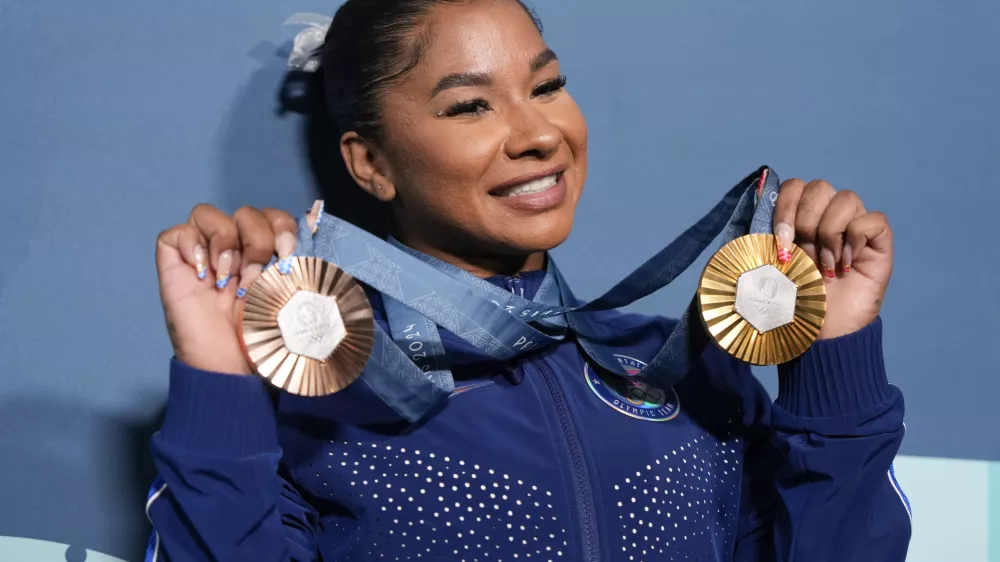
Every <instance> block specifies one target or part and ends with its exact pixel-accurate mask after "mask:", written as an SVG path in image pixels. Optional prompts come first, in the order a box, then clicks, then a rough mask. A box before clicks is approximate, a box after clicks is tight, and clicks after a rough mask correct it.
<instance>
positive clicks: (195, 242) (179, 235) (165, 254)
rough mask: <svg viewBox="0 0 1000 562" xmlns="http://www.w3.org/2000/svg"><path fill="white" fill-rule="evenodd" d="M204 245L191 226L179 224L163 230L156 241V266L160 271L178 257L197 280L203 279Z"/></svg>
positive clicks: (198, 233) (203, 240)
mask: <svg viewBox="0 0 1000 562" xmlns="http://www.w3.org/2000/svg"><path fill="white" fill-rule="evenodd" d="M206 243H207V241H206V240H205V238H204V237H203V236H202V235H201V231H200V230H198V228H197V227H196V226H194V225H192V224H179V225H177V226H175V227H173V228H170V229H167V230H164V231H163V232H161V233H160V235H159V236H158V237H157V239H156V266H157V268H159V269H161V270H162V269H163V268H164V267H165V266H167V265H168V264H167V260H169V259H170V258H172V257H175V256H179V257H180V259H181V260H183V261H184V262H185V263H187V264H188V265H190V266H191V267H193V268H194V271H195V274H196V275H197V276H198V279H205V278H206V277H207V275H208V258H207V254H206V252H205V245H206Z"/></svg>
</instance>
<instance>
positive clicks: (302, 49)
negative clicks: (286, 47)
mask: <svg viewBox="0 0 1000 562" xmlns="http://www.w3.org/2000/svg"><path fill="white" fill-rule="evenodd" d="M331 23H333V18H331V17H329V16H324V15H322V14H310V13H298V14H293V15H292V17H290V18H288V19H287V20H285V25H304V26H306V28H305V29H303V30H302V31H300V32H299V33H298V34H297V35H296V36H295V41H294V42H293V44H292V52H291V53H290V54H289V55H288V67H289V68H292V69H295V70H301V71H303V72H315V71H316V69H317V68H319V59H318V58H317V56H316V55H317V50H318V49H319V48H320V47H321V46H322V45H323V40H324V39H325V38H326V31H327V29H329V28H330V24H331Z"/></svg>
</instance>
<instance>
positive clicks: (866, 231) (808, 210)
mask: <svg viewBox="0 0 1000 562" xmlns="http://www.w3.org/2000/svg"><path fill="white" fill-rule="evenodd" d="M774 234H775V235H776V236H777V237H778V241H779V243H780V244H781V245H782V247H783V248H785V249H788V248H790V247H791V246H790V244H791V242H792V240H793V239H794V242H795V244H797V245H798V246H799V247H800V248H802V249H803V250H804V251H805V252H806V253H807V254H809V257H811V258H812V259H813V260H814V261H816V262H817V263H818V264H819V269H820V273H822V274H823V276H824V279H825V281H826V320H825V321H824V322H823V329H822V330H820V333H819V339H829V338H835V337H838V336H843V335H846V334H850V333H853V332H856V331H858V330H860V329H861V328H864V327H865V326H867V325H868V324H870V323H871V322H872V321H874V320H875V318H876V317H877V316H878V314H879V310H880V309H881V307H882V299H883V297H884V296H885V289H886V286H887V285H888V284H889V277H890V276H891V275H892V230H891V229H890V228H889V223H888V222H887V221H886V218H885V215H883V214H882V213H879V212H876V211H873V212H868V211H866V210H865V206H864V204H863V203H862V202H861V198H860V197H858V194H857V193H854V192H853V191H848V190H843V191H837V190H836V189H834V188H833V186H832V185H830V184H829V183H827V182H825V181H822V180H813V181H811V182H809V183H805V182H803V181H801V180H797V179H792V180H788V181H786V182H784V183H783V184H781V189H780V191H779V192H778V200H777V202H776V203H775V210H774Z"/></svg>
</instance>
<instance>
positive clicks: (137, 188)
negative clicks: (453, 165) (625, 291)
mask: <svg viewBox="0 0 1000 562" xmlns="http://www.w3.org/2000/svg"><path fill="white" fill-rule="evenodd" d="M535 6H536V8H537V9H538V11H539V13H540V15H541V16H542V18H543V20H544V22H545V24H546V35H547V38H548V39H549V42H550V44H551V45H552V46H553V47H554V48H555V49H556V51H557V52H559V53H560V56H561V58H562V61H563V66H564V68H565V70H566V72H567V74H568V75H569V77H570V88H571V90H572V92H573V94H574V95H575V97H576V98H577V100H578V101H579V103H580V104H581V106H582V107H583V109H584V111H585V114H586V115H587V117H588V120H589V123H590V128H591V139H592V143H591V157H590V161H591V175H590V181H589V183H588V190H587V192H586V196H585V198H584V200H583V203H582V205H581V208H580V211H579V221H578V226H577V230H576V232H575V234H574V236H573V237H572V238H571V240H570V242H568V243H567V244H566V245H565V246H564V247H562V248H560V249H559V250H558V251H557V257H558V259H559V260H560V265H561V266H562V267H563V268H564V270H565V273H566V274H567V275H568V276H569V277H570V279H573V280H574V284H575V287H576V289H577V291H578V292H579V293H581V294H582V296H595V295H596V294H597V293H598V292H600V291H601V290H603V289H605V288H607V287H609V286H610V285H611V284H612V283H613V282H614V281H616V277H617V276H619V275H621V274H622V273H623V272H625V271H627V270H630V268H631V267H634V266H635V265H637V264H638V263H640V262H641V261H643V260H644V259H645V258H646V257H648V256H649V255H650V254H652V253H653V252H654V251H655V250H657V249H659V248H660V247H662V245H663V244H665V243H666V242H667V241H669V240H671V239H672V238H673V237H674V236H675V235H676V234H678V233H679V232H680V231H681V230H683V229H684V228H686V227H687V226H688V224H689V223H690V222H691V221H692V218H693V217H696V216H700V214H701V213H702V212H704V211H705V210H706V209H708V208H709V206H710V205H711V204H712V203H714V202H715V201H716V199H717V198H718V197H719V196H720V195H721V194H722V192H723V191H724V190H725V189H727V188H728V187H730V186H731V185H732V184H733V183H734V182H735V181H736V180H738V179H740V178H742V177H743V176H744V175H745V174H746V173H748V172H749V171H751V170H752V169H754V168H755V167H757V166H758V165H760V164H764V163H767V164H769V165H771V166H773V167H774V168H775V170H776V171H777V172H778V173H779V175H781V177H783V178H787V177H792V176H801V177H804V178H813V177H822V178H825V179H828V180H829V181H831V182H832V183H833V184H834V185H835V186H838V187H842V188H851V189H855V190H857V191H859V192H860V193H861V194H862V196H863V197H864V200H865V202H866V204H867V206H868V208H869V209H880V210H884V211H885V212H886V213H887V214H888V215H889V217H890V220H891V222H892V224H893V226H894V227H895V231H896V240H897V244H898V260H897V268H896V271H895V275H894V277H893V282H892V285H891V288H890V293H889V297H888V299H887V301H886V304H885V309H884V317H885V322H886V328H887V329H886V336H885V337H886V342H885V343H886V350H887V362H888V366H889V370H890V373H891V376H892V378H893V381H894V382H895V384H897V385H898V386H900V387H902V389H903V391H904V392H905V394H906V397H907V405H908V410H907V420H908V421H907V426H908V435H907V438H906V440H905V442H904V444H903V451H902V452H903V454H904V455H906V457H907V458H904V459H902V460H901V462H900V465H901V466H903V467H904V468H906V467H910V468H911V470H902V469H901V470H900V471H899V472H901V474H900V475H899V477H900V479H901V481H902V483H903V485H904V487H906V488H907V491H908V492H909V493H910V495H911V498H912V499H914V504H915V506H914V507H915V511H916V515H915V517H916V518H915V521H914V525H915V538H914V547H913V548H911V550H912V551H913V552H914V554H913V555H912V556H911V559H913V560H924V559H927V560H930V559H931V558H930V557H931V554H932V553H933V551H934V548H935V544H936V543H935V541H934V540H933V537H932V536H931V533H937V532H938V531H940V529H941V528H942V527H941V526H942V525H951V527H948V528H949V529H951V530H950V531H949V534H947V535H945V536H947V537H949V539H950V542H951V543H952V545H953V546H954V545H955V544H960V545H961V548H966V549H967V552H965V553H964V554H961V555H960V556H959V558H955V557H954V550H952V551H950V552H951V554H952V556H950V557H949V558H948V559H949V560H969V561H975V560H987V559H989V558H988V557H989V554H988V553H989V551H990V549H992V550H993V551H994V552H993V558H992V559H993V560H996V561H1000V538H997V539H995V540H994V542H993V543H992V544H991V543H990V542H989V540H988V537H989V526H990V525H994V524H996V525H997V529H998V531H997V533H998V537H1000V520H998V519H997V517H998V516H1000V478H993V479H992V480H991V476H997V475H1000V471H998V470H997V469H996V467H995V466H992V465H990V464H988V463H986V462H983V461H1000V438H998V437H996V436H995V432H994V431H993V428H995V427H997V426H998V425H1000V413H998V411H997V409H996V408H995V403H996V397H997V395H998V394H1000V377H998V376H997V375H1000V368H998V364H1000V346H998V345H997V340H998V337H1000V293H998V292H997V291H996V289H995V287H996V283H997V281H996V279H997V277H998V275H1000V266H998V265H997V264H998V259H997V257H998V251H997V249H996V246H995V243H996V242H995V240H996V237H995V236H994V235H993V234H994V232H995V224H994V218H995V217H996V208H997V206H998V205H1000V195H998V191H997V190H998V188H1000V186H998V185H997V182H996V180H995V179H994V177H995V175H994V174H993V173H992V170H991V167H993V166H995V165H996V163H997V157H998V155H1000V134H998V132H997V131H998V130H1000V110H998V109H997V102H998V100H1000V34H998V33H997V30H998V29H1000V5H998V4H997V3H996V2H991V1H989V0H982V1H961V2H951V3H944V2H934V1H931V0H908V1H903V0H885V1H882V2H878V3H871V2H862V1H859V0H851V1H842V2H835V3H831V2H819V1H804V0H794V1H793V0H786V1H772V2H766V3H763V2H760V3H756V4H748V3H745V2H737V1H735V0H725V1H722V2H679V1H663V0H616V1H614V2H611V1H608V0H603V1H598V0H535ZM335 7H336V4H335V3H330V2H320V1H316V0H299V1H296V2H288V1H279V2H275V1H267V2H265V1H263V0H241V1H240V2H236V1H228V2H195V1H193V0H175V1H174V2H169V3H165V2H152V1H149V0H129V1H127V2H126V1H117V2H113V1H110V0H91V1H89V2H71V1H69V0H31V1H30V2H28V1H22V2H15V1H14V0H0V240H2V241H3V246H4V256H5V263H4V265H3V267H0V459H2V460H0V559H3V560H8V559H11V560H13V559H15V558H12V556H14V553H15V552H17V553H20V556H21V558H20V559H27V560H33V559H37V560H52V561H55V560H61V559H62V553H63V551H65V549H66V547H65V546H61V547H56V546H55V545H52V546H45V545H44V543H34V542H27V541H15V540H13V539H4V538H2V537H4V536H7V537H28V538H33V539H41V540H44V541H51V542H55V543H60V544H63V545H73V549H71V550H70V551H69V553H68V554H67V555H66V557H67V558H66V559H67V560H73V561H79V560H83V556H84V551H83V549H84V548H86V549H90V550H92V551H93V552H91V554H90V557H89V558H88V560H91V561H92V562H93V561H94V560H99V559H105V558H101V557H100V556H99V555H98V554H97V553H98V552H100V553H105V554H107V555H109V556H113V557H116V558H120V559H122V560H130V561H131V560H140V559H141V552H142V549H143V546H144V541H145V535H146V533H147V531H148V529H147V523H146V521H145V518H144V515H143V505H144V494H145V489H146V486H147V485H148V482H149V479H150V478H151V476H152V475H151V473H150V468H149V466H148V460H147V458H146V456H147V454H146V453H147V449H148V445H147V443H148V437H149V433H150V432H151V431H152V430H153V429H154V428H155V427H156V425H157V424H158V417H159V415H160V411H161V406H162V404H163V401H164V398H165V395H166V391H167V378H166V375H167V361H168V358H169V346H168V342H167V339H166V333H165V330H164V329H163V325H162V318H161V313H160V309H159V305H158V299H157V291H156V280H155V271H154V268H153V248H154V239H155V236H156V234H157V233H158V232H159V231H160V230H161V229H163V228H165V227H167V226H169V225H171V224H172V223H175V222H178V221H181V220H183V219H184V218H185V217H186V215H187V212H188V210H189V209H190V207H191V206H193V205H194V204H195V203H197V202H200V201H208V202H212V203H215V204H217V205H219V206H221V207H222V208H224V209H227V210H230V211H231V210H235V209H236V208H237V207H238V206H240V205H242V204H251V205H270V206H278V207H282V208H285V209H288V210H290V211H295V212H298V211H300V210H302V209H304V208H305V207H306V206H307V205H308V204H309V203H310V202H311V201H312V199H313V198H314V188H313V184H314V181H315V180H314V177H313V175H312V174H311V172H310V166H309V162H308V159H307V156H306V151H305V150H304V148H303V142H302V141H303V132H302V128H303V125H302V120H301V119H300V118H299V117H297V116H282V115H279V114H278V113H277V112H276V109H277V103H276V95H277V91H278V87H279V85H280V83H281V80H282V77H283V73H284V64H285V60H284V57H285V54H286V53H287V49H288V47H289V45H290V40H291V38H292V37H293V36H294V34H295V33H296V32H297V31H298V30H299V28H291V27H284V26H282V22H283V21H284V20H285V19H286V18H287V17H288V16H289V15H291V14H292V13H294V12H307V11H313V12H320V13H326V14H332V13H333V11H334V9H335ZM329 158H337V156H336V155H335V154H330V155H329ZM328 208H329V207H328ZM342 208H343V207H342ZM333 210H334V211H337V209H333ZM595 256H599V258H598V259H597V260H596V261H595ZM702 263H703V262H702ZM698 265H699V266H700V265H701V263H699V264H698ZM699 268H700V267H699ZM699 268H692V271H690V272H689V273H688V274H686V275H685V276H684V277H683V278H682V279H681V280H680V281H679V282H678V283H677V284H676V285H675V286H672V287H671V288H670V289H669V290H667V291H664V292H663V293H662V294H658V295H655V296H653V297H650V298H648V299H646V300H645V301H643V302H640V303H638V304H637V305H635V308H637V309H639V310H644V311H649V312H657V313H674V314H676V313H679V312H680V311H681V310H682V307H683V305H684V304H685V303H686V302H687V301H688V299H689V298H690V295H691V294H692V292H693V291H694V285H695V280H696V276H697V271H694V269H699ZM759 375H760V376H761V378H762V379H763V380H764V381H765V383H766V384H767V385H768V386H769V388H771V389H772V390H773V389H774V375H773V371H771V370H762V371H760V373H759ZM924 457H942V458H949V459H966V460H965V461H954V460H953V461H938V460H936V459H929V458H924ZM963 470H964V471H965V472H962V471H963ZM958 475H964V476H961V477H959V476H958ZM991 482H993V483H994V484H993V487H992V488H991V487H990V486H991ZM991 490H992V492H991ZM991 493H992V494H993V495H990V494H991ZM963 494H964V495H963ZM924 498H926V501H924V502H921V501H920V500H921V499H924ZM977 498H978V499H977ZM991 498H992V500H991ZM966 500H968V501H966ZM990 501H994V502H996V504H995V505H994V506H993V510H992V513H993V514H994V519H992V520H991V519H990V511H991V510H990ZM976 502H979V503H976ZM973 504H975V505H973ZM980 504H981V505H980ZM977 506H978V507H977ZM938 537H939V538H940V537H941V535H940V534H938ZM45 548H49V550H48V551H44V549H45ZM43 551H44V552H43ZM28 553H34V554H30V555H29V554H28ZM29 556H30V557H29ZM925 557H926V558H925ZM938 559H942V558H938ZM108 560H109V559H108Z"/></svg>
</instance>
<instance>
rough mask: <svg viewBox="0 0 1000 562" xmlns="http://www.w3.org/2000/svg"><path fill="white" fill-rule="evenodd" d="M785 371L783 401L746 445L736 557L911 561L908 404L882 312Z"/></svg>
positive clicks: (783, 561)
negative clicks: (886, 351)
mask: <svg viewBox="0 0 1000 562" xmlns="http://www.w3.org/2000/svg"><path fill="white" fill-rule="evenodd" d="M778 371H779V372H778V377H779V392H778V398H777V400H776V401H775V403H774V404H773V406H772V407H771V408H769V409H768V410H767V411H766V414H765V415H762V416H761V417H760V420H759V424H758V426H757V428H756V431H755V432H752V434H751V436H749V437H748V438H747V441H746V443H745V449H744V451H745V453H744V455H745V456H744V479H743V485H742V495H741V502H740V515H739V524H738V528H737V544H736V552H735V556H734V560H735V561H736V562H771V561H776V562H827V561H829V562H834V561H836V562H842V561H851V562H869V561H871V562H876V561H877V562H903V561H904V560H905V558H906V552H907V547H908V545H909V540H910V532H911V529H910V515H911V514H910V505H909V501H908V500H907V499H906V496H905V495H904V493H903V491H902V490H901V489H900V487H899V485H898V483H897V482H896V480H895V476H894V474H893V469H892V462H893V460H894V458H895V456H896V452H897V450H898V449H899V445H900V443H901V441H902V439H903V433H904V426H903V410H904V405H903V397H902V395H901V393H900V391H899V389H898V388H896V387H895V386H892V385H890V384H889V383H888V380H887V378H886V372H885V365H884V362H883V357H882V323H881V319H877V320H876V321H875V322H873V323H872V324H870V325H869V326H867V327H865V328H864V329H862V330H860V331H858V332H856V333H854V334H849V335H847V336H843V337H840V338H836V339H832V340H823V341H818V342H816V343H815V344H814V345H813V346H812V347H811V348H810V349H809V350H808V351H807V352H806V353H804V354H803V355H802V356H800V357H799V358H798V359H796V360H794V361H792V362H790V363H788V364H785V365H781V366H780V367H779V370H778ZM747 374H748V375H750V373H749V372H748V373H747Z"/></svg>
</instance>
